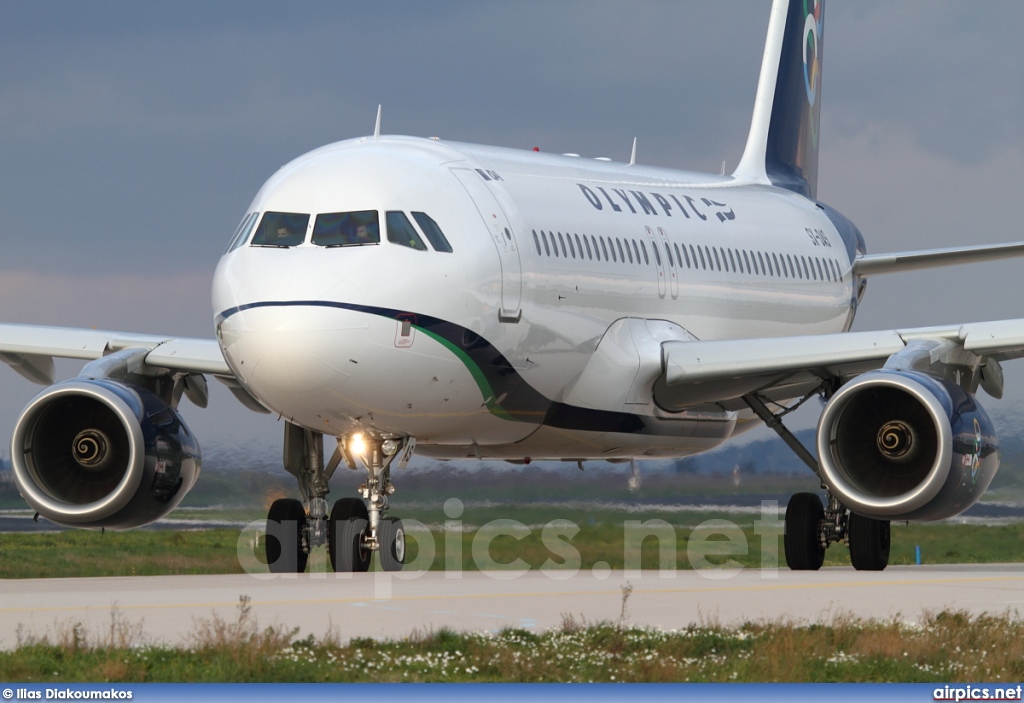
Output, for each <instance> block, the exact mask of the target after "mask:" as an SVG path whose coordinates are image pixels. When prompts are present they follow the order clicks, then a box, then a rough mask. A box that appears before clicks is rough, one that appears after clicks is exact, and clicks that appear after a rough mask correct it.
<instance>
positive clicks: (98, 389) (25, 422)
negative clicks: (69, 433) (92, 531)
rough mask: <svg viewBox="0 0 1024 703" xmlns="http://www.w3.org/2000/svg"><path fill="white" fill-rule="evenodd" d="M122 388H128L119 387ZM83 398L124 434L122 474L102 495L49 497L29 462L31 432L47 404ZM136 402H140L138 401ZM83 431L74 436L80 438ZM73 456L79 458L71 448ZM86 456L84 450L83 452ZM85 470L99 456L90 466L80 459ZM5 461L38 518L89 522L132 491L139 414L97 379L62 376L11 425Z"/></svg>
mask: <svg viewBox="0 0 1024 703" xmlns="http://www.w3.org/2000/svg"><path fill="white" fill-rule="evenodd" d="M122 388H123V389H124V390H123V392H125V393H131V392H132V391H131V390H130V389H128V388H127V387H122ZM82 397H85V398H89V399H92V400H95V401H97V402H99V403H101V404H102V405H104V406H105V407H106V408H107V409H108V410H109V411H110V412H112V413H113V414H114V416H115V417H116V418H117V420H118V421H119V422H120V424H121V427H122V428H123V430H124V432H125V434H126V435H127V440H128V441H127V444H128V460H127V462H126V464H125V469H124V473H123V475H122V476H121V478H120V480H119V481H118V482H117V484H116V486H115V487H114V488H113V490H111V491H109V492H108V493H107V494H106V495H104V496H103V497H101V498H99V499H96V500H91V501H89V502H84V503H74V502H70V501H67V500H62V499H60V498H59V497H56V496H54V495H53V494H52V493H51V492H50V491H49V490H47V489H46V485H47V479H46V477H45V475H44V474H41V473H40V470H39V468H38V467H37V466H35V462H34V460H33V459H32V458H31V455H32V444H31V443H32V441H33V440H35V441H41V440H39V439H36V438H35V437H34V435H35V430H36V428H37V424H38V422H39V420H40V418H41V417H42V415H43V414H44V412H45V411H46V410H47V409H48V408H50V407H51V406H52V405H53V403H55V402H59V401H60V400H61V399H68V398H82ZM140 406H141V403H140ZM84 434H85V433H84V432H83V433H79V435H77V436H76V442H77V440H78V438H80V437H82V435H84ZM75 454H76V460H78V459H79V456H78V452H75ZM83 456H85V458H88V456H89V455H88V451H86V452H85V454H84V455H83ZM79 463H80V464H82V465H83V466H82V468H83V469H85V470H94V471H97V470H104V469H103V465H102V459H101V460H100V463H99V464H98V465H96V466H95V467H90V466H88V463H87V462H83V461H80V462H79ZM11 464H12V468H13V470H14V479H15V482H16V483H17V486H18V490H19V491H21V494H22V497H23V498H24V499H25V501H26V502H27V503H28V504H29V505H30V506H32V508H33V509H34V510H35V511H36V512H38V513H39V514H40V515H42V516H43V517H47V518H51V519H54V520H55V521H59V522H60V523H62V524H63V523H73V524H79V523H90V522H95V521H98V520H102V519H104V518H106V517H109V516H111V515H113V514H115V513H116V512H117V511H119V510H121V509H122V508H124V507H125V506H126V505H127V504H128V503H129V501H131V499H132V497H133V496H134V495H135V493H136V491H137V490H138V488H139V484H140V483H141V482H142V475H143V473H144V470H145V439H144V437H143V434H142V426H141V424H140V422H139V418H138V417H137V416H136V413H135V411H134V410H133V409H132V408H131V406H130V405H129V404H128V403H127V402H125V400H124V399H123V398H121V397H120V396H119V395H118V393H116V392H114V391H113V390H111V389H110V388H109V387H107V386H106V385H104V384H103V383H101V382H86V381H74V380H73V381H65V382H63V383H58V384H55V385H53V386H50V387H49V388H47V389H45V390H44V391H43V392H41V393H40V394H39V395H37V396H36V397H35V398H33V399H32V400H31V401H30V402H29V404H28V406H26V408H25V410H24V411H23V412H22V414H21V417H20V418H18V422H17V424H16V425H15V427H14V435H13V437H12V440H11Z"/></svg>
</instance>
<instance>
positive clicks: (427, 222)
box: [412, 212, 452, 254]
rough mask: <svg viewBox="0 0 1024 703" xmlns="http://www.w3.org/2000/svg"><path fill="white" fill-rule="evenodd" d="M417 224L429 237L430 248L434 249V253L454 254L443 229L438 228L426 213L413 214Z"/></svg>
mask: <svg viewBox="0 0 1024 703" xmlns="http://www.w3.org/2000/svg"><path fill="white" fill-rule="evenodd" d="M412 217H413V219H414V220H416V224H418V225H419V226H420V229H421V230H423V234H425V235H426V236H427V241H429V242H430V246H432V247H434V251H443V252H444V253H446V254H451V253H452V245H451V244H449V243H448V239H447V238H446V237H445V236H444V233H443V232H442V231H441V228H440V227H438V226H437V223H436V222H434V220H433V219H432V218H431V217H430V215H428V214H427V213H425V212H414V213H413V214H412Z"/></svg>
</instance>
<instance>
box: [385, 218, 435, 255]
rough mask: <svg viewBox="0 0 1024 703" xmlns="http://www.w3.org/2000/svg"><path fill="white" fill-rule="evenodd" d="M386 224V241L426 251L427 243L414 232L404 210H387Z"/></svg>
mask: <svg viewBox="0 0 1024 703" xmlns="http://www.w3.org/2000/svg"><path fill="white" fill-rule="evenodd" d="M385 219H386V220H387V224H388V241H389V242H394V243H395V244H400V245H402V246H403V247H409V248H410V249H416V250H418V251H426V250H427V245H426V244H424V243H423V240H422V239H420V235H418V234H416V228H415V227H413V226H412V223H411V222H409V218H408V217H406V216H405V213H404V212H389V213H387V215H386V218H385Z"/></svg>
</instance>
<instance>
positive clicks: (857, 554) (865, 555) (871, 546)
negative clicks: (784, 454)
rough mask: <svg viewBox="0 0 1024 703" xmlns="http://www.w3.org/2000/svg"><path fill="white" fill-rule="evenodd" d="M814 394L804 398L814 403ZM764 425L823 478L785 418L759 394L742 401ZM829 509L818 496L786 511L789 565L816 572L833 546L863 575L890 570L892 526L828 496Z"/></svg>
mask: <svg viewBox="0 0 1024 703" xmlns="http://www.w3.org/2000/svg"><path fill="white" fill-rule="evenodd" d="M813 395H816V393H815V394H810V395H808V396H807V397H805V398H804V400H807V398H809V397H812V396H813ZM743 399H744V400H745V401H746V402H747V405H749V406H750V408H751V409H752V410H753V411H754V412H755V413H756V414H757V416H758V417H760V418H761V420H763V421H764V423H765V424H766V425H767V426H768V427H770V428H771V429H772V430H774V431H775V432H776V434H778V435H779V436H780V437H781V438H782V440H783V441H784V442H786V444H787V445H789V447H790V448H791V449H792V450H793V451H794V453H795V454H796V455H797V456H798V457H800V459H801V460H802V461H803V462H804V463H805V464H807V466H809V467H810V468H811V470H812V471H813V472H814V473H815V474H816V475H818V477H819V478H820V477H821V473H820V471H819V469H818V461H817V459H816V458H815V457H814V455H813V454H811V453H810V452H809V451H807V448H806V447H804V446H803V444H801V443H800V440H798V439H797V438H796V437H795V436H794V435H793V434H792V433H791V432H790V431H789V430H788V429H787V428H786V426H785V425H783V424H782V417H783V415H785V414H787V413H789V412H791V411H792V410H795V409H796V407H798V406H799V405H800V403H802V402H804V400H802V401H800V403H797V406H794V407H793V408H789V409H787V410H785V411H783V412H781V413H777V414H776V413H773V412H772V411H771V410H769V409H768V407H767V406H766V405H765V403H764V400H763V399H762V398H761V397H760V396H759V395H757V394H750V395H747V396H744V398H743ZM821 487H822V488H823V489H825V491H826V502H827V505H826V506H822V504H821V499H820V498H819V497H818V495H817V494H816V493H797V494H796V495H794V496H793V497H792V498H790V500H789V505H788V506H787V507H786V518H785V530H786V532H785V537H784V538H783V547H784V549H785V553H786V564H787V565H788V566H789V568H790V569H793V570H794V571H817V570H818V569H820V568H821V565H822V563H824V561H825V550H826V549H827V548H828V546H829V545H830V544H832V543H833V542H845V543H846V546H847V547H849V549H850V562H851V563H852V564H853V568H854V569H857V570H858V571H881V570H882V569H884V568H885V567H886V566H888V564H889V544H890V539H889V521H888V520H876V519H873V518H869V517H864V516H863V515H858V514H856V513H853V512H850V511H849V510H848V509H847V508H845V507H843V505H842V504H840V502H839V501H838V500H837V499H836V497H835V496H833V495H832V493H831V492H830V491H828V489H827V487H826V486H825V484H824V483H822V484H821Z"/></svg>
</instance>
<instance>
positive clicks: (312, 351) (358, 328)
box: [221, 305, 367, 416]
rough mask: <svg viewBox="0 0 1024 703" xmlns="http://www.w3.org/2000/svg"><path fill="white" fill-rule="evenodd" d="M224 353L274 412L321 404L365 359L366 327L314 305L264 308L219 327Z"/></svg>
mask: <svg viewBox="0 0 1024 703" xmlns="http://www.w3.org/2000/svg"><path fill="white" fill-rule="evenodd" d="M221 340H222V344H223V348H224V354H225V356H226V357H227V358H228V361H229V363H230V364H231V366H232V368H233V369H235V371H236V372H237V373H238V375H239V378H240V379H241V380H242V382H243V384H244V385H245V386H246V387H247V388H248V389H249V391H250V392H251V393H253V394H254V395H255V396H256V397H257V398H259V399H260V400H261V401H262V402H263V403H264V404H266V405H268V406H269V407H270V408H271V409H273V410H275V411H277V412H279V413H281V414H283V415H286V416H291V413H290V412H289V409H290V408H296V407H309V406H311V405H320V404H322V403H321V402H319V401H322V400H323V399H325V398H326V397H328V396H332V395H337V394H338V393H340V392H342V391H343V389H344V387H345V384H346V382H347V381H348V380H349V379H350V377H351V376H352V375H353V374H354V373H356V372H357V370H358V366H359V363H360V361H361V360H363V359H364V358H365V354H366V342H367V323H366V321H365V320H364V319H361V318H360V316H359V315H358V314H356V313H353V312H350V311H347V310H339V309H332V308H326V307H318V306H314V305H288V306H271V305H267V306H262V307H254V308H250V309H246V310H242V311H239V312H238V313H235V314H234V315H232V316H231V317H230V318H228V319H226V320H224V321H223V322H222V324H221Z"/></svg>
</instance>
